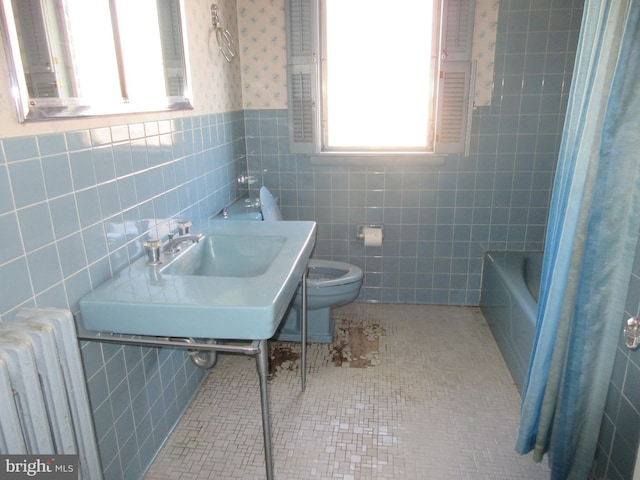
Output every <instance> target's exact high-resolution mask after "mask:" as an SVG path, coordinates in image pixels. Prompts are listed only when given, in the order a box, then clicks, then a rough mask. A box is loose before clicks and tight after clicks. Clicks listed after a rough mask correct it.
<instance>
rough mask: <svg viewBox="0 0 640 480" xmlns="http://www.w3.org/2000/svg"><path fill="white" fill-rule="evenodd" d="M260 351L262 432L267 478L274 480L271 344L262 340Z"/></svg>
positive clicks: (257, 362) (259, 374)
mask: <svg viewBox="0 0 640 480" xmlns="http://www.w3.org/2000/svg"><path fill="white" fill-rule="evenodd" d="M259 349H260V351H259V352H258V354H257V355H256V366H257V368H258V376H259V377H260V401H261V403H262V434H263V435H264V463H265V466H266V468H267V480H273V453H272V451H271V414H270V411H269V387H268V385H267V375H268V373H269V345H268V341H267V340H260V343H259Z"/></svg>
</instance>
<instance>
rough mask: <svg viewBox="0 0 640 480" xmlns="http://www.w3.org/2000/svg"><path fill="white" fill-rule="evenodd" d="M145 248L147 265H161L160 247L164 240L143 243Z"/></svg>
mask: <svg viewBox="0 0 640 480" xmlns="http://www.w3.org/2000/svg"><path fill="white" fill-rule="evenodd" d="M143 246H144V248H145V249H146V251H147V265H160V264H161V263H162V260H160V247H161V246H162V240H158V239H155V238H154V239H149V240H145V241H144V243H143Z"/></svg>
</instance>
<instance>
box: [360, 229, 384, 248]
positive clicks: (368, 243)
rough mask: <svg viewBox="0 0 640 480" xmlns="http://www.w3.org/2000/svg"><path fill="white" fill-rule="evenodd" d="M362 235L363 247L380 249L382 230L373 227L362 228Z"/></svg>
mask: <svg viewBox="0 0 640 480" xmlns="http://www.w3.org/2000/svg"><path fill="white" fill-rule="evenodd" d="M362 233H363V234H364V246H365V247H380V246H381V245H382V229H381V228H375V227H364V228H363V229H362Z"/></svg>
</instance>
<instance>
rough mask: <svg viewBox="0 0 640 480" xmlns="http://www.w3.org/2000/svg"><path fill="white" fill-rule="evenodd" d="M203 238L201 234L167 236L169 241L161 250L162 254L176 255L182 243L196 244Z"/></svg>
mask: <svg viewBox="0 0 640 480" xmlns="http://www.w3.org/2000/svg"><path fill="white" fill-rule="evenodd" d="M203 238H204V235H202V234H201V233H186V234H184V235H177V236H173V234H170V235H169V241H168V242H167V244H166V245H165V246H164V248H163V249H162V252H163V253H178V252H179V251H180V244H182V243H184V242H193V243H198V242H199V241H200V240H202V239H203Z"/></svg>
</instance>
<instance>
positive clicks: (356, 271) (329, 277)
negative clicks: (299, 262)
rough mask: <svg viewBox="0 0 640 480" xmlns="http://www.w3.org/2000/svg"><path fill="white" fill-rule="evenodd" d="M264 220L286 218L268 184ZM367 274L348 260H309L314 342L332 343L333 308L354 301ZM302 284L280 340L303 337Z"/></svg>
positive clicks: (309, 304)
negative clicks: (301, 335)
mask: <svg viewBox="0 0 640 480" xmlns="http://www.w3.org/2000/svg"><path fill="white" fill-rule="evenodd" d="M260 203H261V204H262V219H263V220H264V221H266V222H268V221H280V220H282V214H281V212H280V208H279V207H278V203H277V202H276V200H275V199H274V198H273V196H272V195H271V192H269V190H268V189H267V187H264V186H263V187H261V188H260ZM363 277H364V274H363V272H362V269H361V268H359V267H357V266H355V265H351V264H349V263H345V262H335V261H332V260H317V259H313V258H312V259H311V260H309V269H308V272H307V337H308V339H309V341H311V342H320V343H331V341H332V340H333V329H334V322H333V319H332V318H331V307H338V306H340V305H346V304H347V303H351V302H353V301H354V300H355V299H356V298H357V297H358V293H359V292H360V287H361V286H362V279H363ZM301 306H302V287H298V290H297V291H296V296H295V298H294V301H293V307H294V308H292V309H290V311H289V313H288V315H287V318H286V319H285V321H284V322H283V323H282V325H281V328H280V329H279V333H278V336H277V339H279V340H299V339H300V308H301Z"/></svg>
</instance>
